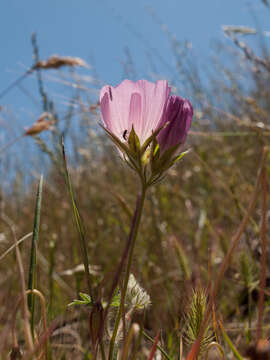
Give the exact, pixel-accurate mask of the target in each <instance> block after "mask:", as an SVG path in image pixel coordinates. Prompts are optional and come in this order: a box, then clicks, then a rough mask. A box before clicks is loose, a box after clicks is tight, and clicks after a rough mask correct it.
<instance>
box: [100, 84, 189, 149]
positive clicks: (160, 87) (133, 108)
mask: <svg viewBox="0 0 270 360" xmlns="http://www.w3.org/2000/svg"><path fill="white" fill-rule="evenodd" d="M170 91H171V89H170V87H169V86H168V83H167V81H166V80H159V81H157V82H156V83H155V84H154V83H151V82H149V81H147V80H139V81H137V82H133V81H130V80H124V81H123V82H122V83H121V84H119V85H118V86H115V87H112V86H109V85H105V86H104V87H103V88H102V89H101V92H100V103H101V114H102V119H103V123H104V126H105V128H106V129H107V130H108V131H110V132H111V133H112V134H114V135H115V136H117V137H118V139H119V140H120V141H122V142H125V141H126V140H127V139H128V136H129V133H130V131H131V130H132V126H133V128H134V130H135V132H136V134H137V136H138V138H139V140H140V144H141V145H142V144H143V143H144V142H145V140H147V139H148V138H149V137H150V136H151V135H152V134H153V132H154V131H156V130H158V129H159V128H161V127H162V126H163V125H165V124H166V123H168V125H167V126H165V127H164V129H162V130H161V132H160V133H159V135H158V137H157V140H158V143H159V145H160V150H161V153H163V152H164V151H165V150H167V149H168V148H169V147H171V146H174V145H177V144H178V143H181V144H182V143H184V141H185V139H186V136H187V132H188V130H189V128H190V125H191V120H192V115H193V109H192V105H191V104H190V102H189V101H188V100H185V99H182V98H180V97H177V96H170Z"/></svg>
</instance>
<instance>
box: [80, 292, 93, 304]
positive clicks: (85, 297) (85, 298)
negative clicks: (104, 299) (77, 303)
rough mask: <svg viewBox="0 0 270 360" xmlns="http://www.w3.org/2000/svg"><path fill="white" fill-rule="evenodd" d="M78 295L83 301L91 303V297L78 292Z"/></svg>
mask: <svg viewBox="0 0 270 360" xmlns="http://www.w3.org/2000/svg"><path fill="white" fill-rule="evenodd" d="M79 295H80V297H81V298H82V299H83V300H84V301H87V302H89V303H91V297H90V296H89V295H88V294H85V293H82V292H80V293H79Z"/></svg>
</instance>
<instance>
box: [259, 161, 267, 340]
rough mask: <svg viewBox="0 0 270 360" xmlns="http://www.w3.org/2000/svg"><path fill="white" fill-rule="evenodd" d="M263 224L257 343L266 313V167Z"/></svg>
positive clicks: (264, 169)
mask: <svg viewBox="0 0 270 360" xmlns="http://www.w3.org/2000/svg"><path fill="white" fill-rule="evenodd" d="M261 180H262V205H261V206H262V224H261V240H262V256H261V278H260V288H259V300H258V322H257V332H256V341H257V342H258V341H259V340H260V339H261V338H262V323H263V313H264V289H265V283H266V245H267V244H266V215H267V207H266V203H267V172H266V168H265V166H264V167H263V170H262V178H261Z"/></svg>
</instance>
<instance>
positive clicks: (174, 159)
mask: <svg viewBox="0 0 270 360" xmlns="http://www.w3.org/2000/svg"><path fill="white" fill-rule="evenodd" d="M189 152H190V149H189V150H187V151H184V152H182V153H180V154H179V155H177V156H175V157H174V158H173V159H172V165H173V164H175V163H176V162H177V161H178V160H180V159H182V157H184V156H185V155H186V154H188V153H189Z"/></svg>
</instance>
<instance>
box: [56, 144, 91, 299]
mask: <svg viewBox="0 0 270 360" xmlns="http://www.w3.org/2000/svg"><path fill="white" fill-rule="evenodd" d="M61 146H62V154H63V161H64V174H65V179H66V185H67V188H68V192H69V197H70V201H71V206H72V211H73V217H74V221H75V224H76V228H77V231H78V234H79V239H80V249H81V254H82V258H83V264H84V270H85V275H86V281H87V287H88V292H89V295H90V298H91V301H92V302H93V300H94V299H93V291H92V285H91V277H90V271H89V259H88V253H87V246H86V241H85V231H84V227H83V223H82V219H81V216H80V213H79V210H78V207H77V205H76V201H75V197H74V194H73V189H72V184H71V180H70V176H69V172H68V167H67V160H66V153H65V147H64V142H63V138H62V143H61Z"/></svg>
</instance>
